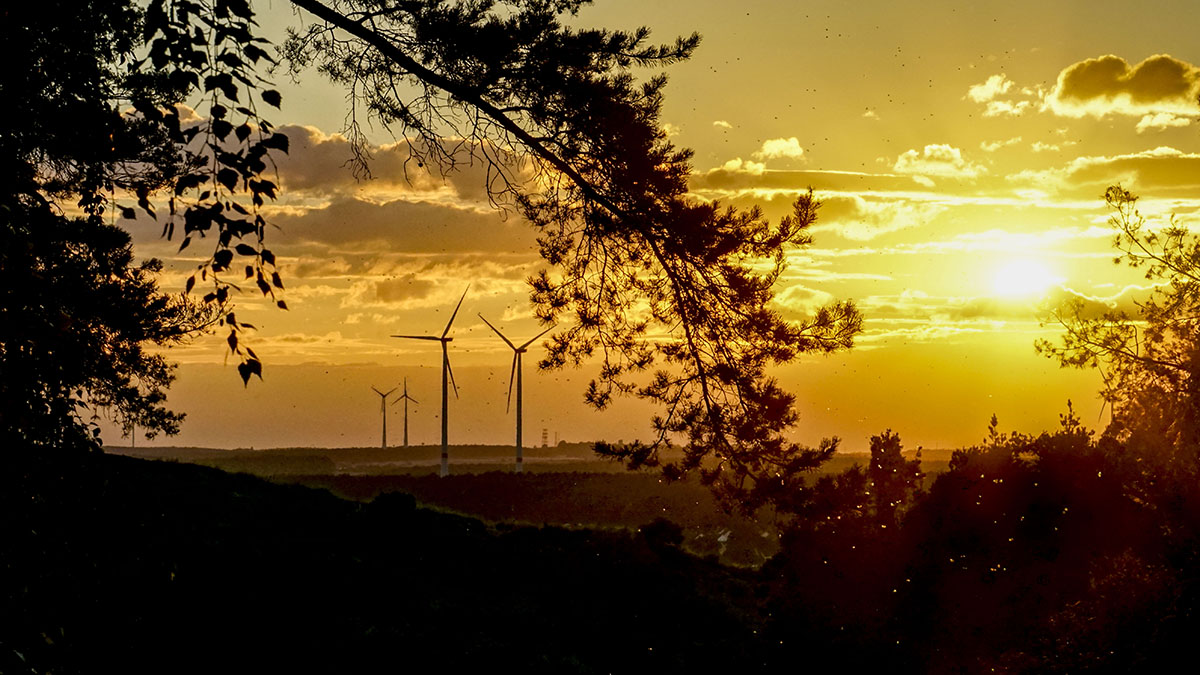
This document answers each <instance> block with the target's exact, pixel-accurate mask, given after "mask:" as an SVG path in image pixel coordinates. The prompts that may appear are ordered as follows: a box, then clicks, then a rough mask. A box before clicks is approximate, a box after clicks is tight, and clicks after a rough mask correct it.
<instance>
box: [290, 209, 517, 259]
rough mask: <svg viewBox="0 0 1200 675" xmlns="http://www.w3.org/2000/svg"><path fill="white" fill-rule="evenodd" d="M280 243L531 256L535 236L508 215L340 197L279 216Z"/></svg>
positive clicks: (364, 249)
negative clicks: (503, 217)
mask: <svg viewBox="0 0 1200 675" xmlns="http://www.w3.org/2000/svg"><path fill="white" fill-rule="evenodd" d="M273 222H274V223H275V224H277V225H279V226H280V228H282V230H283V231H282V232H281V233H279V234H278V239H279V240H280V241H286V242H287V244H288V246H289V247H294V246H303V245H306V244H307V245H314V244H316V245H323V246H327V247H330V248H333V249H337V252H338V253H339V254H340V253H343V252H407V253H445V252H478V251H494V252H523V251H528V252H530V254H531V255H536V253H535V248H534V247H535V234H534V232H533V230H532V229H531V228H530V227H529V226H528V225H527V224H526V222H525V221H524V220H523V219H521V218H518V217H516V216H515V215H512V214H510V215H509V217H508V218H507V219H506V220H502V219H501V215H500V214H498V213H496V212H495V211H486V210H483V211H481V210H476V209H468V208H461V207H458V206H455V205H451V204H443V203H436V202H413V201H400V200H396V201H391V202H387V203H383V204H376V203H373V202H369V201H364V200H361V199H354V198H349V197H340V198H336V199H334V200H333V201H332V202H330V203H329V204H328V205H326V206H323V207H319V208H314V209H309V210H304V211H288V212H284V213H281V214H279V215H278V216H276V217H275V218H274V219H273Z"/></svg>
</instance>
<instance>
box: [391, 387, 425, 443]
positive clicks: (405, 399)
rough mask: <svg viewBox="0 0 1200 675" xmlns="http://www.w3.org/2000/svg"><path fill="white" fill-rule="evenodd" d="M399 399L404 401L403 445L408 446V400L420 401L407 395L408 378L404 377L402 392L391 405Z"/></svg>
mask: <svg viewBox="0 0 1200 675" xmlns="http://www.w3.org/2000/svg"><path fill="white" fill-rule="evenodd" d="M400 401H404V447H406V448H407V447H408V402H409V401H412V402H413V403H418V404H419V403H420V401H418V400H417V399H415V398H413V397H411V396H409V395H408V378H407V377H406V378H404V393H403V394H401V395H400V396H399V397H398V398H397V399H396V400H395V401H392V405H396V404H397V403H399V402H400Z"/></svg>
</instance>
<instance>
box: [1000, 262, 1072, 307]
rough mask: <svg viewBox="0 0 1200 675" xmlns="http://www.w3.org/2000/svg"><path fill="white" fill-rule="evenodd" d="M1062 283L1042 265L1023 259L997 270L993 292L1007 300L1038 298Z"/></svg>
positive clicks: (1005, 264)
mask: <svg viewBox="0 0 1200 675" xmlns="http://www.w3.org/2000/svg"><path fill="white" fill-rule="evenodd" d="M1061 281H1062V279H1060V278H1058V277H1056V276H1055V275H1054V274H1052V273H1051V272H1050V270H1049V269H1047V268H1046V266H1045V265H1043V264H1042V263H1040V262H1038V261H1036V260H1030V259H1028V258H1022V259H1019V260H1010V261H1008V262H1006V263H1004V264H1003V265H1001V266H1000V267H998V268H996V273H995V276H993V277H992V292H993V293H995V294H996V295H999V296H1001V297H1006V298H1030V297H1037V296H1041V295H1044V294H1045V293H1046V291H1048V290H1049V289H1050V288H1051V287H1052V286H1054V285H1055V284H1058V283H1060V282H1061Z"/></svg>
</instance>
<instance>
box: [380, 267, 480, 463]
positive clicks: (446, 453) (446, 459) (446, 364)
mask: <svg viewBox="0 0 1200 675" xmlns="http://www.w3.org/2000/svg"><path fill="white" fill-rule="evenodd" d="M469 290H471V286H470V285H468V286H467V291H469ZM467 291H463V294H462V297H461V298H459V299H458V304H457V305H455V306H454V313H453V314H451V315H450V320H449V321H447V322H446V330H444V331H442V334H441V336H435V335H393V336H392V337H394V338H403V339H407V340H436V341H438V342H441V343H442V468H441V471H440V472H439V473H438V475H440V476H448V475H450V446H449V444H448V443H447V442H446V431H447V426H446V412H447V409H448V407H449V405H448V401H449V397H448V390H447V388H446V377H447V376H449V378H450V384H451V385H452V386H453V387H454V398H458V385H457V384H455V382H454V371H452V370H450V356H449V354H447V353H446V345H448V344H450V342H452V341H453V340H454V338H452V337H447V336H448V335H449V333H450V326H451V325H452V324H453V323H454V317H456V316H458V308H459V307H462V303H463V300H465V299H466V297H467Z"/></svg>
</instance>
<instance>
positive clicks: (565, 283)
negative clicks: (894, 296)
mask: <svg viewBox="0 0 1200 675" xmlns="http://www.w3.org/2000/svg"><path fill="white" fill-rule="evenodd" d="M293 4H294V5H296V6H297V7H300V8H302V9H304V10H306V11H308V12H311V13H312V14H313V15H315V16H316V17H317V18H318V19H319V20H320V21H319V22H318V23H315V24H312V25H309V26H308V27H306V28H305V29H304V30H301V31H297V32H294V33H293V34H292V35H291V37H290V38H289V40H288V42H287V44H286V47H285V52H286V54H287V56H288V58H289V59H290V60H291V62H292V64H293V66H294V67H295V68H296V69H300V68H302V67H305V66H310V65H314V64H315V65H316V66H317V67H318V68H319V69H320V70H321V71H322V72H324V73H326V74H327V75H329V76H330V77H331V78H332V79H333V80H334V81H335V82H339V83H341V84H344V85H345V86H346V87H347V88H348V91H349V94H350V100H351V102H352V110H351V113H350V116H349V120H350V121H349V124H348V128H347V132H348V136H349V137H350V138H351V140H352V141H353V142H354V143H355V145H356V146H357V147H358V148H359V150H358V155H357V157H356V160H357V162H356V163H357V166H358V168H359V170H360V171H365V170H366V167H367V166H368V165H367V161H368V159H369V158H368V157H367V155H366V150H365V148H366V141H365V137H364V136H363V134H362V132H361V129H360V126H359V125H360V123H361V122H362V121H363V120H362V118H363V117H366V118H369V119H371V120H373V121H375V122H378V123H381V124H382V125H383V126H385V127H386V128H388V129H389V130H391V131H392V132H393V133H394V134H396V135H397V136H402V137H403V138H405V139H406V140H407V141H408V143H409V145H410V146H411V147H412V148H413V152H414V155H413V157H414V159H413V161H416V162H419V163H421V164H425V163H429V164H432V165H434V166H436V167H439V168H440V169H441V170H443V171H450V170H453V169H454V168H455V167H457V166H460V165H462V164H465V163H471V162H481V163H483V164H484V165H485V166H486V167H487V176H488V177H487V188H488V193H489V196H490V197H491V199H492V200H493V201H494V202H495V203H497V204H498V205H499V206H500V207H502V208H515V209H516V210H517V211H518V212H519V213H521V214H522V215H523V216H524V217H525V218H526V219H528V220H529V221H530V222H531V223H532V224H533V226H534V227H535V228H536V229H537V230H538V232H539V243H540V249H541V254H542V256H543V258H544V259H545V260H546V261H547V263H549V264H550V265H551V267H550V268H549V269H547V270H545V271H543V272H541V273H540V274H538V275H537V276H535V277H533V278H532V279H530V283H531V286H532V294H531V298H532V300H533V303H534V306H535V310H536V312H537V315H538V317H539V319H541V320H542V321H543V322H544V323H546V324H549V323H550V322H555V321H557V322H560V323H561V324H563V325H564V326H565V327H564V328H562V329H560V330H559V331H558V332H557V333H555V334H554V335H553V337H552V340H551V344H550V349H549V353H548V355H547V357H546V358H545V359H544V360H543V362H542V365H543V367H559V366H563V365H567V364H582V363H583V362H585V361H586V360H589V359H591V358H593V357H598V358H600V359H601V360H602V362H603V365H602V367H601V372H600V375H599V377H598V378H596V379H595V380H594V381H593V382H592V383H591V385H590V386H589V388H588V391H587V394H586V398H587V401H588V402H589V403H591V404H592V405H594V406H596V407H598V408H603V407H605V406H606V405H608V403H609V402H610V401H611V399H612V397H613V396H614V395H620V394H636V395H638V396H641V397H643V398H645V399H648V400H650V401H653V402H655V403H658V404H660V405H661V407H662V410H663V412H662V413H661V414H660V415H658V416H657V417H656V418H655V420H654V426H655V429H656V430H657V432H658V436H657V438H655V439H653V440H652V441H650V442H649V443H645V444H634V445H631V446H626V447H621V448H616V447H612V446H601V448H600V449H601V450H602V451H604V452H608V453H611V454H613V455H615V456H617V457H620V458H622V459H624V460H626V461H627V462H629V463H630V464H631V465H635V466H636V465H661V464H662V461H661V458H660V456H659V453H658V450H659V448H660V447H662V446H663V445H664V444H666V443H668V442H670V441H672V440H675V441H678V442H681V443H683V444H684V445H685V449H686V458H685V459H684V460H683V461H682V462H675V463H667V465H666V466H664V470H666V472H667V474H668V475H669V476H672V477H674V476H679V475H682V474H684V473H687V472H689V471H692V470H702V471H703V475H704V477H705V478H706V479H707V480H708V481H710V482H718V481H719V482H721V487H722V489H723V490H724V491H725V492H726V493H727V494H729V495H730V496H732V497H735V498H740V499H748V498H750V496H751V495H752V494H753V493H754V486H755V485H757V484H758V483H760V482H762V481H764V480H768V479H769V480H779V479H780V477H781V476H782V475H784V474H789V475H790V474H798V473H800V472H803V471H805V470H807V469H809V468H811V467H812V466H815V462H817V461H818V457H819V456H821V453H820V452H813V451H808V450H807V449H804V448H800V447H799V446H796V445H795V444H792V443H788V442H785V441H784V440H783V439H782V436H781V433H782V431H783V430H784V429H786V428H788V427H790V426H791V425H793V424H794V423H795V421H796V415H795V411H794V410H793V408H792V397H791V395H790V394H787V393H785V392H783V391H782V390H781V389H780V388H779V387H778V385H777V384H776V383H775V381H774V380H773V379H771V378H770V377H768V375H767V372H766V369H767V367H768V366H769V365H770V364H773V363H781V362H787V361H790V360H792V359H794V358H795V357H796V356H797V355H798V354H800V353H803V352H814V351H815V352H828V351H833V350H837V349H842V348H846V347H849V346H850V345H851V344H852V342H853V338H854V336H855V335H856V334H857V333H858V332H859V331H860V330H861V317H860V315H859V314H858V311H857V309H856V308H855V307H854V305H853V304H852V303H849V302H839V303H834V304H832V305H830V306H828V307H825V308H822V309H820V310H819V311H817V312H816V313H815V314H814V315H813V316H812V317H811V318H810V319H808V320H807V321H802V322H791V321H787V320H784V319H783V318H782V316H781V315H780V313H779V311H778V310H777V309H776V308H775V307H774V306H773V304H772V303H773V299H774V291H773V286H774V283H775V282H776V280H777V279H778V278H779V275H780V273H781V272H782V270H783V267H784V264H785V261H786V252H787V250H788V249H789V248H792V247H795V246H804V245H807V244H809V243H810V242H811V239H810V237H809V234H808V228H809V226H811V225H812V223H813V222H814V221H815V219H816V213H817V208H818V206H819V204H818V202H817V200H816V199H815V198H814V197H813V195H812V194H811V193H809V194H806V195H801V196H800V197H799V198H798V199H797V200H796V202H795V204H794V209H793V213H792V214H791V215H789V216H788V217H786V218H784V219H782V220H781V221H780V222H779V223H776V224H772V223H770V222H768V221H767V220H766V219H765V218H763V216H762V214H761V212H759V211H758V210H757V209H750V210H744V211H743V210H738V209H734V208H730V207H723V206H721V205H720V204H717V203H701V202H699V201H698V200H696V199H694V198H692V197H690V196H689V195H688V194H687V190H688V186H687V181H688V176H689V175H690V174H691V172H692V167H691V165H690V164H689V160H690V157H691V152H690V151H689V150H686V149H680V148H676V147H675V146H674V145H673V144H672V143H671V142H669V141H668V140H667V137H666V134H665V132H664V131H663V129H662V126H663V124H662V122H661V119H660V113H661V106H662V99H663V92H664V87H665V85H666V79H665V77H664V76H662V75H661V74H655V75H652V76H651V77H649V78H647V79H644V80H638V79H637V78H635V77H634V74H633V72H632V69H633V68H634V67H644V66H651V67H658V66H664V65H667V64H670V63H673V62H675V61H679V60H682V59H686V58H687V57H688V56H690V55H691V53H692V51H693V50H694V49H695V48H696V46H697V45H698V44H699V36H697V35H692V36H689V37H686V38H680V39H678V40H676V41H675V42H674V43H672V44H668V45H654V44H651V43H649V42H648V40H649V32H648V31H647V30H646V29H644V28H643V29H638V30H636V31H633V32H620V31H604V30H577V29H574V28H570V27H568V26H566V25H564V24H563V22H562V17H563V15H569V14H574V13H575V12H576V11H578V10H579V8H580V7H582V6H583V5H584V4H586V3H584V2H582V1H563V2H545V1H536V0H523V1H518V0H514V1H512V2H489V1H484V2H469V3H468V2H451V1H447V0H416V1H412V2H371V1H353V2H352V1H343V2H330V3H322V2H318V1H316V0H293ZM564 315H566V316H564ZM567 318H570V319H572V320H571V321H567V320H566V319H567ZM656 361H658V362H660V363H665V364H666V365H667V366H668V367H667V368H663V369H661V370H659V371H657V372H656V373H655V374H654V375H653V376H652V377H651V378H650V380H649V381H648V382H646V381H645V380H644V379H636V380H635V379H632V378H631V375H634V374H636V373H638V372H640V371H645V370H647V369H650V368H651V367H652V366H653V364H654V363H655V362H656Z"/></svg>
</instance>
